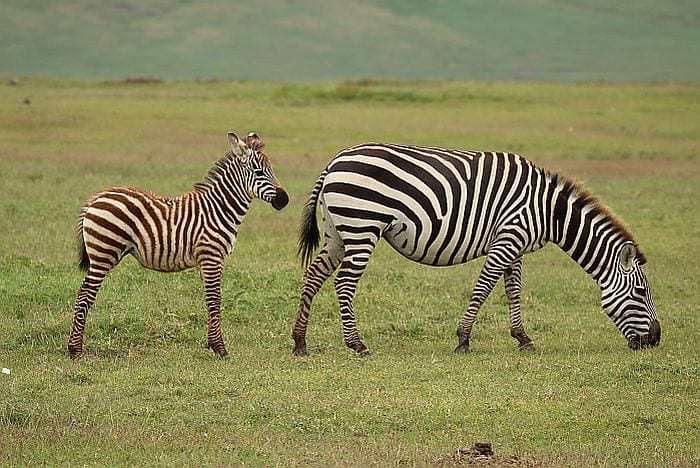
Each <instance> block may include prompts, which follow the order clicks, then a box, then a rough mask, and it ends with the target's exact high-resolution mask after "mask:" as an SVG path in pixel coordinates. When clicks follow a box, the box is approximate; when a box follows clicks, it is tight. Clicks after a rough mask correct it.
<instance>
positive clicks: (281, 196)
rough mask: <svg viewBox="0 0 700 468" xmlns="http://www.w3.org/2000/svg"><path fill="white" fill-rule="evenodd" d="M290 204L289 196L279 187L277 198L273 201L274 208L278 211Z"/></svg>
mask: <svg viewBox="0 0 700 468" xmlns="http://www.w3.org/2000/svg"><path fill="white" fill-rule="evenodd" d="M287 203H289V195H287V192H285V191H284V189H282V188H281V187H277V193H276V194H275V198H274V199H273V200H272V207H273V208H274V209H276V210H281V209H282V208H284V207H285V206H287Z"/></svg>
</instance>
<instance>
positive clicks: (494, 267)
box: [455, 246, 516, 353]
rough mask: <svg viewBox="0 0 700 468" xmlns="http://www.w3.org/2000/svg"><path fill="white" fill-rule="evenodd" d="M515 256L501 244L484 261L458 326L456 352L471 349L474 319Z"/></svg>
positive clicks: (494, 247)
mask: <svg viewBox="0 0 700 468" xmlns="http://www.w3.org/2000/svg"><path fill="white" fill-rule="evenodd" d="M515 256H516V255H514V254H510V253H509V252H508V250H507V249H506V248H503V246H501V248H499V247H498V246H493V247H491V250H490V251H489V254H488V257H487V259H486V263H484V266H483V267H482V268H481V273H479V279H477V281H476V285H475V286H474V291H473V292H472V298H471V301H470V302H469V307H468V308H467V312H466V313H465V314H464V317H462V319H461V320H460V321H459V325H458V326H457V338H458V339H459V344H458V345H457V347H456V348H455V353H468V352H470V351H471V349H470V348H469V337H470V336H471V333H472V327H473V326H474V320H476V314H477V313H478V312H479V308H480V307H481V304H483V303H484V301H486V298H488V297H489V294H491V291H493V287H494V286H495V285H496V283H497V282H498V279H499V278H500V277H501V275H502V274H503V272H504V270H505V268H506V266H507V265H510V263H511V262H512V260H513V259H514V258H515Z"/></svg>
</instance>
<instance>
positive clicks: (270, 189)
mask: <svg viewBox="0 0 700 468" xmlns="http://www.w3.org/2000/svg"><path fill="white" fill-rule="evenodd" d="M228 140H229V143H230V145H231V152H232V153H233V155H234V156H235V157H236V161H237V163H238V165H239V167H240V169H241V175H242V179H243V182H244V184H245V188H246V190H247V191H248V193H249V194H250V196H252V197H254V198H259V199H261V200H263V201H266V202H267V203H269V204H271V205H272V207H273V208H275V209H276V210H281V209H282V208H284V207H285V206H287V203H289V196H288V195H287V192H285V191H284V189H283V188H282V185H281V184H280V182H279V180H278V179H277V176H276V175H275V173H274V171H273V170H272V165H271V164H270V160H269V159H268V157H267V155H266V154H265V153H263V152H262V149H263V147H264V146H265V143H263V141H262V140H261V139H260V137H259V136H258V135H256V134H255V133H254V132H250V133H249V134H248V136H246V138H245V141H244V140H241V139H240V138H238V135H236V134H235V133H234V132H228Z"/></svg>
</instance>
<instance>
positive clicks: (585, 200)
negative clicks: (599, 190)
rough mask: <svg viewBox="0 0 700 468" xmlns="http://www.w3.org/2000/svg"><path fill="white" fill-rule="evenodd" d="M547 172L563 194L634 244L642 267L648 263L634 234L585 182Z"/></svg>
mask: <svg viewBox="0 0 700 468" xmlns="http://www.w3.org/2000/svg"><path fill="white" fill-rule="evenodd" d="M546 172H547V175H548V176H549V178H551V179H552V181H553V182H554V185H555V186H558V187H561V188H562V193H565V194H567V195H568V196H574V197H575V198H576V200H577V201H576V204H577V205H579V206H587V207H589V209H590V211H589V213H590V214H591V215H592V216H598V215H600V216H603V217H604V218H606V219H607V220H608V221H609V222H610V227H611V228H612V230H613V231H614V232H616V233H617V234H619V235H620V237H621V238H622V239H623V240H625V241H629V242H632V243H633V245H634V247H635V249H636V250H637V260H638V261H639V263H640V265H644V264H645V263H646V261H647V260H646V257H645V256H644V254H643V253H642V252H641V250H639V245H638V244H637V241H635V240H634V237H632V233H631V232H630V230H629V228H628V227H627V225H626V224H625V222H624V221H623V220H622V218H620V217H619V216H617V215H616V214H615V213H613V211H612V210H611V209H610V208H609V207H608V206H607V205H605V204H604V203H603V202H602V201H601V200H600V198H599V197H598V196H597V195H594V194H593V193H591V191H590V190H589V189H588V187H586V186H585V185H584V184H583V182H577V181H574V180H571V179H569V178H567V177H564V176H561V175H559V174H556V173H553V172H549V171H546Z"/></svg>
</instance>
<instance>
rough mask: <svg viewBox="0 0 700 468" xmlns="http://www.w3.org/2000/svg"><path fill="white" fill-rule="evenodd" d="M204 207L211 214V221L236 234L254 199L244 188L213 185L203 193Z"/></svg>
mask: <svg viewBox="0 0 700 468" xmlns="http://www.w3.org/2000/svg"><path fill="white" fill-rule="evenodd" d="M200 195H201V198H202V201H203V203H202V207H203V209H204V210H207V211H209V212H210V214H211V219H213V220H215V222H217V223H218V224H219V227H220V228H223V229H226V230H228V231H232V232H236V231H237V230H238V229H237V228H238V226H239V225H240V224H241V223H242V222H243V219H244V218H245V215H246V214H247V213H248V209H249V208H250V205H251V204H252V202H253V198H252V197H251V196H250V195H249V194H248V192H247V191H246V190H245V189H243V188H242V187H229V186H223V185H222V184H213V185H212V186H211V187H210V188H209V190H206V191H204V192H201V194H200Z"/></svg>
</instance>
